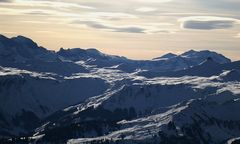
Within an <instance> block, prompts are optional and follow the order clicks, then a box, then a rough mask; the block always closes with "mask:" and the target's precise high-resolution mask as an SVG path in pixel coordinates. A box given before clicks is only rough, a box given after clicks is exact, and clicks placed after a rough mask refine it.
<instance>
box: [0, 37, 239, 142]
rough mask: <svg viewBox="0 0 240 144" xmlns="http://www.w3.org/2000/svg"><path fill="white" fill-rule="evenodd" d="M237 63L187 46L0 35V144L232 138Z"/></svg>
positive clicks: (236, 118)
mask: <svg viewBox="0 0 240 144" xmlns="http://www.w3.org/2000/svg"><path fill="white" fill-rule="evenodd" d="M239 97H240V62H239V61H236V62H231V60H230V59H228V58H226V57H224V56H223V55H221V54H218V53H216V52H212V51H194V50H190V51H188V52H185V53H183V54H180V55H176V54H172V53H169V54H166V55H163V56H161V57H158V58H155V59H152V60H131V59H127V58H125V57H119V56H114V55H107V54H104V53H101V52H100V51H98V50H96V49H86V50H85V49H80V48H74V49H60V50H59V51H58V52H54V51H49V50H47V49H45V48H43V47H40V46H38V45H37V44H36V43H35V42H33V41H32V40H31V39H29V38H26V37H23V36H17V37H14V38H7V37H5V36H2V35H0V143H9V142H10V143H11V142H12V143H124V144H126V143H134V144H135V143H136V144H137V143H153V144H156V143H174V144H175V143H180V144H185V143H194V144H195V143H197V144H198V143H199V144H200V143H201V144H202V143H210V144H218V143H233V142H238V141H239V137H240V129H239V127H240V117H239V116H238V115H239V114H238V109H239V108H240V103H239Z"/></svg>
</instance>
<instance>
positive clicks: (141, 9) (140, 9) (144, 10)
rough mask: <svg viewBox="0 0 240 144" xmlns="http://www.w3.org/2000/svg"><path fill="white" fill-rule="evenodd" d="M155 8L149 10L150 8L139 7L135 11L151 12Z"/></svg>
mask: <svg viewBox="0 0 240 144" xmlns="http://www.w3.org/2000/svg"><path fill="white" fill-rule="evenodd" d="M156 10H157V9H156V8H151V7H140V8H138V9H136V11H138V12H153V11H156Z"/></svg>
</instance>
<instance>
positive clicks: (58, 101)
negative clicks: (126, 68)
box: [0, 67, 109, 133]
mask: <svg viewBox="0 0 240 144" xmlns="http://www.w3.org/2000/svg"><path fill="white" fill-rule="evenodd" d="M0 69H1V70H0V113H1V115H2V117H4V119H8V123H9V125H10V126H9V127H10V128H13V130H10V132H14V133H15V131H14V129H16V128H17V127H19V128H22V129H23V132H24V129H25V128H26V127H25V126H24V124H22V125H19V124H15V125H14V120H11V119H14V118H19V119H18V120H17V121H18V123H26V122H27V121H25V122H24V118H22V116H23V115H24V114H25V113H26V112H29V113H31V115H33V116H34V117H36V119H38V120H40V119H43V118H44V117H46V116H49V115H50V114H52V113H54V112H55V111H57V110H60V109H63V108H65V107H67V106H70V105H73V104H76V103H79V102H81V101H84V100H85V99H87V98H88V97H92V96H96V95H99V94H101V93H103V92H104V91H106V90H107V89H108V86H109V84H108V83H107V82H106V81H105V80H103V79H100V78H94V77H91V76H89V77H87V76H85V77H78V78H74V79H72V78H71V77H59V76H58V75H54V74H49V73H37V72H30V71H26V70H19V69H13V68H4V67H0ZM21 118H22V119H21ZM9 127H8V128H9ZM1 131H2V129H1V130H0V132H1ZM18 132H19V131H17V132H16V133H18Z"/></svg>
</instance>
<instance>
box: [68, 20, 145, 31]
mask: <svg viewBox="0 0 240 144" xmlns="http://www.w3.org/2000/svg"><path fill="white" fill-rule="evenodd" d="M72 24H83V25H86V26H88V27H91V28H96V29H103V30H109V31H113V32H127V33H145V32H144V31H145V30H146V29H144V28H141V27H137V26H121V27H120V26H113V25H106V24H102V23H100V22H97V21H80V20H75V21H73V22H72Z"/></svg>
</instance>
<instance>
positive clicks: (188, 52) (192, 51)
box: [181, 50, 198, 56]
mask: <svg viewBox="0 0 240 144" xmlns="http://www.w3.org/2000/svg"><path fill="white" fill-rule="evenodd" d="M197 52H198V51H195V50H189V51H187V52H184V53H183V54H181V56H188V55H192V54H195V53H197Z"/></svg>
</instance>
